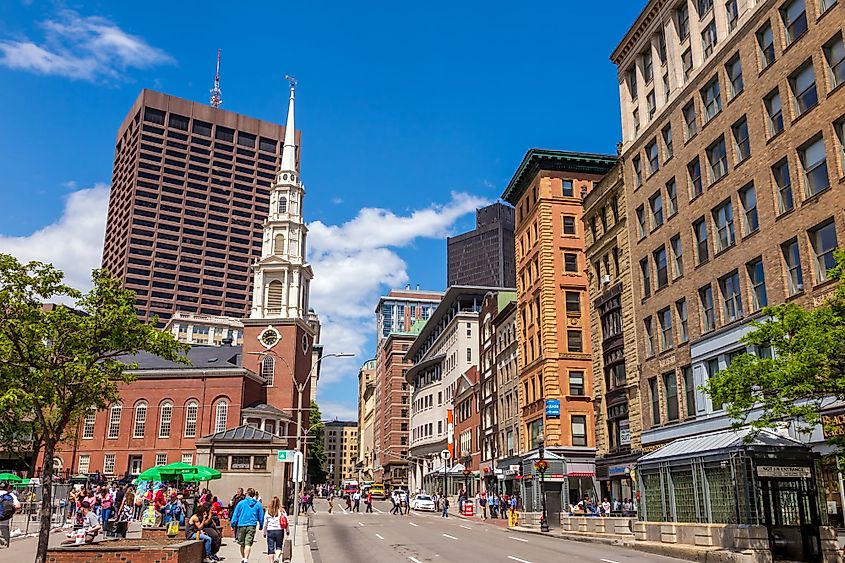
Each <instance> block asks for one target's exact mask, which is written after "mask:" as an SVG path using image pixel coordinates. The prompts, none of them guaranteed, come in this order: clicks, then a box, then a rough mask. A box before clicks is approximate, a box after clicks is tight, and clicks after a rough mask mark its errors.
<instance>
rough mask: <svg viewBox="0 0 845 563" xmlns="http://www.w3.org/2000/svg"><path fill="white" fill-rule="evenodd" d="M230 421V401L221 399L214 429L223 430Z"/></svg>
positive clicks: (216, 430)
mask: <svg viewBox="0 0 845 563" xmlns="http://www.w3.org/2000/svg"><path fill="white" fill-rule="evenodd" d="M228 422H229V403H228V402H226V401H225V400H224V401H220V402H219V403H217V411H216V412H215V416H214V431H215V432H223V431H224V430H226V425H227V424H228Z"/></svg>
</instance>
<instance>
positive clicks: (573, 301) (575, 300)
mask: <svg viewBox="0 0 845 563" xmlns="http://www.w3.org/2000/svg"><path fill="white" fill-rule="evenodd" d="M566 314H567V315H580V314H581V294H580V293H579V292H577V291H567V292H566Z"/></svg>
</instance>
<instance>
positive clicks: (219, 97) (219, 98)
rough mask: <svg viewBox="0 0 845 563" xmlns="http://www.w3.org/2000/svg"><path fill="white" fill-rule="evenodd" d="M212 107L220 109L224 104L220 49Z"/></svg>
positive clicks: (212, 91)
mask: <svg viewBox="0 0 845 563" xmlns="http://www.w3.org/2000/svg"><path fill="white" fill-rule="evenodd" d="M210 103H211V107H213V108H219V107H220V104H222V103H223V92H221V91H220V49H217V71H216V72H215V73H214V88H212V89H211V102H210Z"/></svg>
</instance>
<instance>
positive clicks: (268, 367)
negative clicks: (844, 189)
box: [260, 355, 276, 387]
mask: <svg viewBox="0 0 845 563" xmlns="http://www.w3.org/2000/svg"><path fill="white" fill-rule="evenodd" d="M275 368H276V361H275V360H274V359H273V356H270V355H267V356H264V359H263V360H261V374H260V375H261V379H263V380H264V385H266V386H268V387H270V386H271V385H273V371H274V370H275Z"/></svg>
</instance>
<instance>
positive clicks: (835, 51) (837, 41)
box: [824, 33, 845, 89]
mask: <svg viewBox="0 0 845 563" xmlns="http://www.w3.org/2000/svg"><path fill="white" fill-rule="evenodd" d="M824 57H825V59H826V60H827V67H828V69H830V88H831V89H833V88H836V87H837V86H839V85H840V84H842V83H845V43H843V42H842V34H841V33H840V34H839V35H837V36H836V37H834V38H833V39H831V40H830V41H828V42H827V44H826V45H825V46H824Z"/></svg>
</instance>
